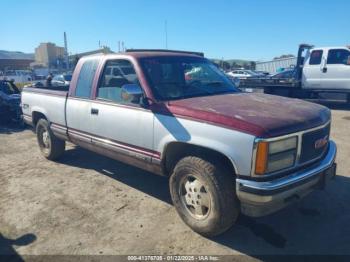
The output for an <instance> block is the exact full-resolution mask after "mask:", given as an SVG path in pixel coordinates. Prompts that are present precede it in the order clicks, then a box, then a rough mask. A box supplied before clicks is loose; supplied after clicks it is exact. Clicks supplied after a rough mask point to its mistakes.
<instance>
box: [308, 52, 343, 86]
mask: <svg viewBox="0 0 350 262" xmlns="http://www.w3.org/2000/svg"><path fill="white" fill-rule="evenodd" d="M302 88H305V89H322V90H323V89H324V90H335V89H337V90H349V91H350V49H349V48H348V47H322V48H313V49H310V50H309V51H308V52H307V55H306V56H305V62H304V66H303V71H302Z"/></svg>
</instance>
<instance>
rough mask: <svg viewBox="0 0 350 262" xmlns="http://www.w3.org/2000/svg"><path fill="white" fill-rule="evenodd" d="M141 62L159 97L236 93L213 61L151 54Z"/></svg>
mask: <svg viewBox="0 0 350 262" xmlns="http://www.w3.org/2000/svg"><path fill="white" fill-rule="evenodd" d="M141 65H142V67H143V69H144V72H145V74H146V77H147V79H148V81H149V83H150V85H151V88H152V89H153V93H154V95H155V97H156V98H157V99H158V100H175V99H183V98H189V97H196V96H208V95H216V94H222V93H232V92H238V91H239V90H238V89H237V88H236V87H235V86H234V84H233V83H232V82H231V80H230V79H229V78H227V77H226V75H225V74H224V73H223V72H221V71H220V70H219V69H218V68H217V67H216V66H215V65H214V64H213V63H211V62H210V61H209V60H207V59H204V58H197V57H179V56H176V57H175V56H174V57H151V58H143V59H141Z"/></svg>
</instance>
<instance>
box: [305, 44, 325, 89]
mask: <svg viewBox="0 0 350 262" xmlns="http://www.w3.org/2000/svg"><path fill="white" fill-rule="evenodd" d="M324 63H325V61H324V58H323V50H321V49H316V50H312V51H311V53H310V54H309V55H308V56H307V57H306V59H305V63H304V66H303V73H302V86H303V88H306V89H307V88H310V89H313V88H314V89H317V88H321V81H322V68H323V66H324Z"/></svg>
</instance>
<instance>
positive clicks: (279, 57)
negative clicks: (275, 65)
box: [273, 54, 295, 60]
mask: <svg viewBox="0 0 350 262" xmlns="http://www.w3.org/2000/svg"><path fill="white" fill-rule="evenodd" d="M289 57H295V55H292V54H287V55H281V56H276V57H274V58H273V60H277V59H282V58H289Z"/></svg>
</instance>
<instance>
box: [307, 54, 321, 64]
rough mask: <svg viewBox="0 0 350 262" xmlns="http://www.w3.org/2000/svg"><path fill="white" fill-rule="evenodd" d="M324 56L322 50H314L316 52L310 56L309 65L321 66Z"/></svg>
mask: <svg viewBox="0 0 350 262" xmlns="http://www.w3.org/2000/svg"><path fill="white" fill-rule="evenodd" d="M322 54H323V51H322V50H314V51H312V52H311V55H310V62H309V65H319V64H321V60H322Z"/></svg>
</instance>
